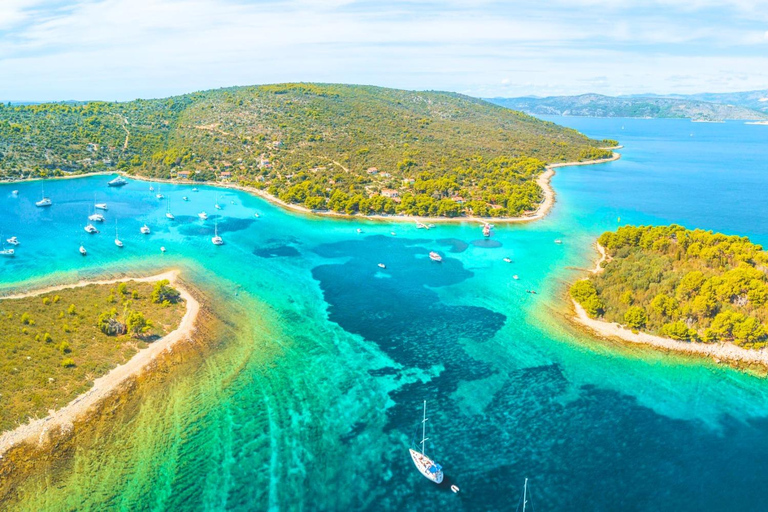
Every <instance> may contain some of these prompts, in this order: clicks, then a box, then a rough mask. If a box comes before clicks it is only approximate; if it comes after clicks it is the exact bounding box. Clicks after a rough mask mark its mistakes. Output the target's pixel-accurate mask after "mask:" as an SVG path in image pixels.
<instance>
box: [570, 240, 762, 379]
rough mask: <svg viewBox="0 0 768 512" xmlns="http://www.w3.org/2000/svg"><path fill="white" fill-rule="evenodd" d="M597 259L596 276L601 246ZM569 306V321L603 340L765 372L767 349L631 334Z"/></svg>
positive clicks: (604, 256) (602, 253)
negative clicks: (613, 340) (756, 368)
mask: <svg viewBox="0 0 768 512" xmlns="http://www.w3.org/2000/svg"><path fill="white" fill-rule="evenodd" d="M595 245H596V247H597V250H598V252H599V253H600V258H599V259H598V260H597V263H596V265H595V268H594V269H592V270H591V271H590V272H591V273H592V274H599V273H600V272H602V271H603V270H604V268H603V267H601V266H600V265H601V263H602V262H603V261H605V260H607V259H609V257H608V255H607V253H606V252H605V249H604V248H603V247H602V246H601V245H600V244H597V243H596V244H595ZM571 303H572V304H573V308H574V311H575V315H573V316H572V319H573V320H574V321H575V322H576V323H577V324H578V325H580V326H581V327H584V328H586V330H588V331H590V334H592V335H596V336H598V337H601V338H606V339H617V338H618V339H619V340H621V341H623V342H629V343H633V344H639V345H645V346H649V347H653V348H654V349H660V350H666V351H668V352H675V353H678V354H684V355H690V356H697V357H707V358H710V359H711V360H712V361H714V362H715V363H718V364H721V363H726V364H729V365H731V366H734V367H736V368H738V369H745V368H744V367H745V366H751V365H757V366H760V367H761V368H762V369H763V370H768V350H766V349H759V350H753V349H746V348H743V347H739V346H738V345H734V344H732V343H723V342H718V343H701V342H695V341H692V342H686V341H679V340H673V339H672V338H665V337H663V336H657V335H654V334H649V333H646V332H642V331H638V332H633V331H632V330H630V329H627V328H626V327H623V326H621V325H620V324H618V323H610V322H606V321H604V320H598V319H595V318H590V317H589V315H587V312H586V311H585V310H584V308H583V307H582V306H581V304H579V303H578V302H576V300H574V299H573V298H571Z"/></svg>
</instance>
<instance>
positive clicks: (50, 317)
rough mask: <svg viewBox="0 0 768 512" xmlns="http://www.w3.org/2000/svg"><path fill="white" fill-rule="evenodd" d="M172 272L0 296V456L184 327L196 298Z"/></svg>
mask: <svg viewBox="0 0 768 512" xmlns="http://www.w3.org/2000/svg"><path fill="white" fill-rule="evenodd" d="M176 275H177V273H176V272H169V273H166V274H161V275H158V276H153V277H149V278H140V279H118V280H111V281H97V282H93V283H89V282H82V283H79V284H77V285H74V286H57V287H52V288H48V289H44V290H40V291H34V292H30V293H25V294H21V295H14V296H8V297H0V349H2V350H1V351H2V353H3V367H4V369H5V370H4V372H3V373H4V374H5V378H4V379H3V380H2V381H0V395H2V401H0V456H2V454H3V453H4V452H5V451H6V450H8V449H9V448H11V447H12V446H15V445H16V444H18V443H20V442H23V441H26V440H30V439H34V440H36V441H42V440H43V435H44V434H45V433H46V432H50V431H51V429H52V428H53V427H54V426H59V427H66V425H68V424H71V422H72V421H74V420H75V418H76V417H77V416H79V415H80V414H82V413H83V412H84V411H85V410H87V409H88V407H90V406H92V405H94V404H95V403H96V402H97V401H99V400H100V399H102V398H104V397H106V396H107V395H109V394H110V393H112V392H113V391H114V389H115V387H116V386H117V385H119V384H120V383H121V382H123V381H124V380H125V379H126V378H128V377H130V376H132V375H134V374H136V373H138V372H139V371H140V370H141V369H142V368H144V367H145V366H146V365H147V364H148V363H149V362H150V361H151V360H152V359H153V357H155V356H156V355H157V354H159V353H160V352H161V351H163V350H165V349H167V348H168V347H170V346H171V345H172V344H173V343H174V342H175V341H177V340H178V339H180V338H182V337H184V336H187V335H188V334H189V331H190V330H191V328H192V326H193V324H194V321H195V317H196V314H197V309H198V304H197V302H196V301H195V299H194V298H193V297H192V296H191V295H190V294H189V293H188V292H187V291H186V290H184V289H183V288H180V287H178V285H175V284H174V282H175V280H176Z"/></svg>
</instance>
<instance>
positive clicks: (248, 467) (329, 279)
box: [0, 118, 768, 511]
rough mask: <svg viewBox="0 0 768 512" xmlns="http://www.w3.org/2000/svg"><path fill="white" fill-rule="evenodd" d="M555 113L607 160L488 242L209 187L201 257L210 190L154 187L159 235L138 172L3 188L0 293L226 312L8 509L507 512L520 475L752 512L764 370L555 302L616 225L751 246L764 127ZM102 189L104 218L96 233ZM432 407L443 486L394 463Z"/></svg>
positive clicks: (588, 499)
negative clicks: (667, 344)
mask: <svg viewBox="0 0 768 512" xmlns="http://www.w3.org/2000/svg"><path fill="white" fill-rule="evenodd" d="M554 120H555V121H557V122H560V123H562V124H566V125H568V126H572V127H574V128H577V129H579V130H581V131H584V132H585V133H587V134H588V135H590V136H593V137H597V138H615V139H618V140H620V141H621V143H622V144H624V146H625V148H624V149H623V150H622V154H623V158H622V159H621V160H619V161H617V162H614V163H610V164H604V165H600V166H585V167H572V168H566V169H561V170H559V171H558V173H557V175H556V176H555V178H554V179H553V186H554V188H555V190H556V193H557V204H556V206H555V208H554V210H553V211H552V213H551V214H550V215H549V216H548V217H547V218H546V219H544V220H542V221H539V222H536V223H532V224H528V225H516V226H497V227H496V229H495V232H494V236H493V237H492V238H491V240H490V242H489V241H484V240H483V239H482V238H483V237H482V235H481V232H480V227H479V225H477V224H472V223H466V224H463V225H454V226H447V225H446V226H442V225H441V226H439V227H437V228H436V229H433V230H429V231H425V230H417V229H416V227H415V226H414V225H411V224H384V223H372V222H364V221H348V220H330V219H318V218H307V217H302V216H298V215H295V214H291V213H286V212H284V211H281V210H280V209H278V208H276V207H274V206H271V205H269V204H267V203H265V202H264V201H262V200H260V199H257V198H255V197H252V196H249V195H248V194H245V193H240V192H233V191H219V192H218V193H219V202H220V203H221V204H222V205H223V209H222V210H221V211H220V212H218V213H219V214H220V215H221V220H220V222H219V233H220V234H221V235H222V236H223V237H224V239H225V241H226V245H224V246H222V247H215V246H213V245H212V244H211V243H210V237H211V236H212V235H213V220H214V216H215V215H216V214H217V212H216V210H214V208H213V204H214V202H215V194H216V193H217V192H216V189H214V188H211V187H200V190H199V191H198V192H192V190H191V187H187V186H170V185H168V186H166V185H163V187H162V190H163V193H164V194H165V195H166V196H167V197H170V198H171V209H172V211H173V212H174V214H175V215H176V221H168V220H166V219H165V217H164V214H165V209H166V205H165V203H164V202H163V201H158V200H157V199H156V198H155V197H154V194H153V193H150V192H149V191H148V185H147V183H145V182H137V181H132V182H131V183H130V184H129V185H128V186H126V187H124V188H122V189H108V188H107V187H106V181H107V180H108V179H109V178H105V177H93V178H83V179H76V180H66V181H56V182H46V185H45V186H46V194H47V195H48V196H50V197H51V198H52V199H53V201H54V206H52V207H51V208H48V209H38V208H36V207H35V206H34V201H35V200H37V199H38V196H39V194H40V192H41V191H40V184H39V183H34V182H31V183H24V184H16V185H2V186H0V210H1V211H2V215H0V231H1V232H2V234H3V236H4V238H7V237H9V236H13V235H15V236H17V237H18V238H19V240H20V241H21V245H20V246H19V247H18V248H17V249H18V251H17V256H16V257H15V258H13V259H5V260H0V289H2V288H9V287H17V286H18V283H19V282H24V286H32V285H35V284H40V283H45V282H47V281H49V280H51V279H54V280H57V281H58V280H76V279H78V278H81V277H90V276H93V275H102V274H105V273H106V274H109V273H112V272H122V271H141V272H151V271H155V270H160V269H165V268H168V267H179V268H181V269H182V271H183V272H184V275H185V276H186V277H188V278H189V279H190V280H192V281H194V282H196V283H198V284H199V285H200V286H201V287H202V288H203V289H204V290H206V292H207V293H208V294H209V297H210V300H209V303H208V305H210V306H211V307H213V309H214V310H215V311H216V312H217V313H218V314H219V315H221V317H222V318H223V319H224V321H225V324H226V329H222V332H221V334H220V339H218V340H216V341H217V344H216V348H215V349H213V350H211V353H210V354H209V355H207V356H206V360H205V363H204V364H194V365H191V364H190V365H189V366H188V367H184V368H183V369H181V370H179V371H177V372H176V373H175V374H174V375H173V377H172V378H169V379H168V381H167V382H165V383H164V385H163V386H162V387H159V388H152V389H149V390H148V391H147V393H146V394H145V395H142V396H140V397H138V396H137V397H134V398H133V399H132V400H133V402H131V403H130V404H129V406H128V407H126V411H125V412H124V413H123V414H121V415H120V416H119V419H120V421H114V422H112V424H110V425H109V426H108V427H107V426H106V425H104V426H100V427H99V429H98V430H97V432H96V433H95V434H94V435H93V436H91V437H89V439H87V440H83V443H82V448H81V449H79V450H78V451H77V452H76V453H74V454H69V455H68V458H67V460H66V466H65V468H64V469H61V468H59V469H58V470H56V471H53V470H50V469H46V470H44V471H41V472H40V474H38V475H34V476H33V477H32V478H29V479H28V480H27V481H26V482H24V483H23V485H22V486H21V489H20V494H21V495H22V496H23V501H22V502H21V503H19V504H17V505H16V507H17V508H19V509H26V510H70V509H98V510H105V509H118V510H120V509H121V510H226V509H230V510H265V509H274V510H278V509H280V510H438V509H443V510H513V509H515V507H516V506H517V503H518V499H519V495H520V492H521V490H522V483H523V480H524V479H525V478H526V477H527V478H529V479H530V480H529V484H530V489H531V492H532V495H533V503H534V505H535V509H536V510H558V511H562V510H600V511H609V510H630V511H631V510H670V511H672V510H674V511H685V510H697V511H702V510H764V509H765V497H764V493H763V492H762V490H761V486H762V481H763V478H764V475H765V474H766V473H767V472H768V406H767V405H766V402H767V400H768V384H766V382H765V380H764V379H759V378H756V377H753V376H749V375H744V374H741V373H739V372H736V371H733V370H730V369H727V368H722V367H719V366H716V365H714V364H712V363H709V362H708V361H703V360H690V359H686V358H682V357H677V356H669V355H664V354H660V353H658V352H654V351H651V350H646V349H642V348H628V347H623V346H616V345H614V344H610V343H604V342H598V341H595V340H592V339H590V338H589V337H587V336H585V335H584V334H581V333H579V332H578V331H576V330H574V329H572V328H571V327H570V326H569V324H568V322H567V318H566V316H565V313H564V310H565V305H566V302H565V300H564V291H565V290H566V286H567V283H568V282H569V281H570V280H572V279H574V278H575V277H576V276H578V275H579V271H578V270H576V269H577V268H579V267H580V268H584V267H589V266H591V265H592V261H593V259H594V253H593V250H592V249H591V243H592V242H593V240H594V238H595V237H596V236H597V235H599V233H601V232H602V231H604V230H607V229H613V228H615V227H616V225H617V224H618V223H619V218H620V219H621V220H620V222H621V223H622V224H624V223H648V222H651V223H668V222H677V223H681V224H684V225H686V226H687V227H702V228H707V229H716V230H721V231H725V232H728V233H738V234H744V235H749V236H751V237H753V239H754V240H756V241H758V242H760V243H766V242H768V222H766V221H768V203H766V201H765V200H764V198H763V191H764V190H766V189H767V186H768V163H766V162H768V158H766V157H768V127H765V126H748V125H743V124H740V123H726V124H703V123H690V122H688V121H678V120H629V119H613V120H606V119H581V118H556V119H554ZM13 189H18V190H19V192H20V193H19V197H18V198H15V197H13V196H12V195H11V191H12V190H13ZM185 195H186V196H188V197H189V199H190V201H189V202H185V201H182V196H185ZM94 201H95V202H107V203H108V205H109V211H108V212H107V214H106V216H107V222H106V223H105V225H104V226H100V228H101V231H102V232H101V233H100V234H98V235H88V234H86V233H85V232H84V231H83V226H84V224H85V219H86V217H87V214H88V210H89V206H90V205H91V204H93V202H94ZM201 210H206V211H207V212H208V214H209V215H210V216H211V218H210V219H209V220H208V221H206V222H202V221H200V220H198V219H197V216H196V214H197V213H198V212H199V211H201ZM255 212H258V213H259V214H260V216H259V217H258V218H256V217H255V216H254V213H255ZM115 219H118V222H119V224H118V225H119V229H120V238H121V239H122V240H123V241H124V242H125V248H124V249H122V250H120V249H118V248H116V247H115V246H114V244H113V238H114V236H113V235H114V221H115ZM145 222H146V223H147V224H148V225H149V226H150V227H151V228H152V230H153V232H152V235H150V236H143V235H141V234H140V233H139V228H140V226H141V225H142V224H143V223H145ZM358 228H359V229H361V230H362V231H363V232H362V233H360V234H358V233H357V229H358ZM392 232H394V233H395V235H392ZM556 238H559V239H562V240H563V242H564V243H563V244H562V245H557V244H554V243H553V241H554V239H556ZM81 243H84V244H85V246H86V247H87V249H88V251H89V254H88V256H87V257H85V258H83V257H82V256H80V255H79V254H78V252H77V248H78V247H79V245H80V244H81ZM161 246H164V247H166V248H167V252H166V253H165V254H161V252H160V247H161ZM430 250H438V251H440V252H441V253H442V254H443V255H444V261H443V263H442V264H437V263H433V262H430V261H429V259H428V258H427V253H428V252H429V251H430ZM504 257H510V258H512V260H513V263H512V264H508V263H505V262H504V261H503V258H504ZM380 262H381V263H385V264H386V267H387V268H386V269H381V268H379V267H378V266H377V263H380ZM515 274H516V275H518V276H519V277H520V279H519V280H514V279H512V275H515ZM530 289H533V290H536V291H537V292H538V293H537V294H536V295H533V294H529V293H526V290H530ZM424 399H426V400H428V406H429V411H428V413H429V414H428V415H429V417H430V420H429V422H428V428H429V437H430V441H429V442H428V452H429V453H430V454H431V455H433V456H434V457H435V458H436V459H437V460H438V461H439V462H440V463H441V464H442V465H443V467H444V469H445V473H446V484H445V485H443V486H436V485H434V484H432V483H430V482H429V481H427V480H426V479H425V478H423V477H422V476H421V475H419V474H418V472H417V471H416V469H415V467H414V466H413V464H412V462H411V460H410V457H409V455H408V451H407V448H408V447H409V446H410V445H411V443H412V442H413V441H414V440H417V439H418V430H419V429H420V420H421V406H422V400H424ZM451 483H455V484H457V485H458V486H460V487H461V493H459V494H453V493H451V492H450V490H449V489H448V486H449V485H450V484H451Z"/></svg>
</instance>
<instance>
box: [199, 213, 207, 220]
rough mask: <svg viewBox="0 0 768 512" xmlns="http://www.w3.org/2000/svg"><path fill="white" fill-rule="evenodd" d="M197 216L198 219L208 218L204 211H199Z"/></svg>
mask: <svg viewBox="0 0 768 512" xmlns="http://www.w3.org/2000/svg"><path fill="white" fill-rule="evenodd" d="M197 216H198V217H200V220H208V214H207V213H205V212H200V213H198V214H197Z"/></svg>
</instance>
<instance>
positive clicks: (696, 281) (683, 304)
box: [571, 225, 768, 348]
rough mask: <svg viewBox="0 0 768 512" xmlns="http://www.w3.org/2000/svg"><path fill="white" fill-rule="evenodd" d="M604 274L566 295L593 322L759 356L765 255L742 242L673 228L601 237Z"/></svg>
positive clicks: (767, 289)
mask: <svg viewBox="0 0 768 512" xmlns="http://www.w3.org/2000/svg"><path fill="white" fill-rule="evenodd" d="M598 241H599V243H600V244H601V245H602V246H603V247H604V248H605V249H606V252H607V254H608V255H609V256H610V260H609V261H608V262H607V263H606V264H605V269H604V272H602V273H600V274H596V275H593V276H592V277H590V278H589V280H584V281H578V282H576V283H574V285H573V286H572V287H571V295H572V297H573V298H574V299H575V300H576V301H578V302H579V303H580V304H581V305H582V306H583V307H584V309H585V310H586V311H587V313H588V314H589V315H590V316H591V317H602V318H604V319H605V320H607V321H609V322H618V323H621V324H624V325H626V326H628V327H629V328H631V329H634V330H643V331H648V332H651V333H654V334H658V335H661V336H666V337H669V338H673V339H677V340H686V341H700V342H716V341H726V342H731V343H735V344H737V345H740V346H744V347H748V348H761V347H763V346H765V345H766V340H768V328H767V327H766V322H768V278H767V277H766V272H768V253H766V252H765V251H763V248H762V247H761V246H760V245H756V244H753V243H751V242H750V241H749V239H748V238H746V237H739V236H727V235H723V234H719V233H712V232H711V231H702V230H693V231H692V230H687V229H685V228H683V227H680V226H676V225H672V226H660V227H653V226H640V227H635V226H624V227H621V228H619V229H618V230H617V231H616V232H607V233H603V234H602V235H601V236H600V238H599V240H598Z"/></svg>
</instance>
